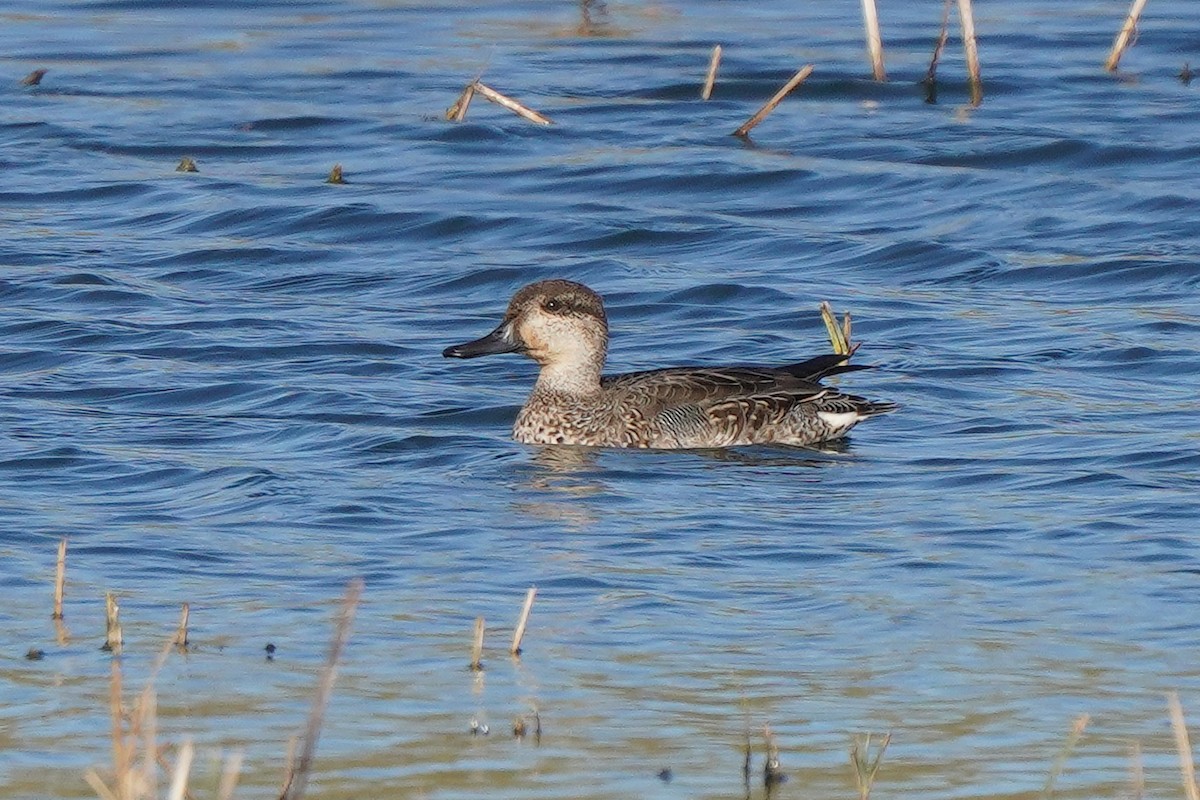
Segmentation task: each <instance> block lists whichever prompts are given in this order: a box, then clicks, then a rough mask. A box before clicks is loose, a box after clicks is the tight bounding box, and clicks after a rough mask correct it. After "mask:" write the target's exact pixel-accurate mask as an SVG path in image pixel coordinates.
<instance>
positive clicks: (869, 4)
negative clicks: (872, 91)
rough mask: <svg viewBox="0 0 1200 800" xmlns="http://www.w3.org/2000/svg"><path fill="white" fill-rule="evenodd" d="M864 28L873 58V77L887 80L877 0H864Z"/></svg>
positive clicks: (868, 54)
mask: <svg viewBox="0 0 1200 800" xmlns="http://www.w3.org/2000/svg"><path fill="white" fill-rule="evenodd" d="M862 12H863V28H864V29H865V31H866V35H867V56H868V57H869V58H870V60H871V77H873V78H874V79H875V80H877V81H886V80H887V72H886V71H885V70H884V68H883V34H881V33H880V32H879V12H878V10H876V8H875V0H862Z"/></svg>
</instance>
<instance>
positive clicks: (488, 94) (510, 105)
mask: <svg viewBox="0 0 1200 800" xmlns="http://www.w3.org/2000/svg"><path fill="white" fill-rule="evenodd" d="M474 86H475V91H476V92H478V93H479V94H481V95H483V98H484V99H485V100H490V101H492V102H493V103H495V104H496V105H499V106H504V107H505V108H507V109H508V110H509V111H511V112H513V113H514V114H516V115H517V116H519V117H524V118H525V119H527V120H529V121H530V122H533V123H536V124H538V125H553V124H554V123H553V122H552V121H551V120H550V118H549V117H547V116H544V115H542V114H539V113H538V112H536V111H534V110H533V109H532V108H530V107H529V106H526V105H522V104H521V103H518V102H517V101H516V100H513V99H512V98H511V97H508V96H507V95H503V94H500V93H499V92H497V91H496V90H495V89H493V88H491V87H490V86H485V85H484V84H482V83H480V82H479V81H475V83H474Z"/></svg>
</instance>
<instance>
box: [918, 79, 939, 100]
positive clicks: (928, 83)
mask: <svg viewBox="0 0 1200 800" xmlns="http://www.w3.org/2000/svg"><path fill="white" fill-rule="evenodd" d="M921 86H923V87H924V88H925V102H926V103H928V104H930V105H936V104H937V78H931V77H929V76H928V75H927V76H925V77H924V78H922V79H921Z"/></svg>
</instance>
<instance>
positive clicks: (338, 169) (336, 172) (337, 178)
mask: <svg viewBox="0 0 1200 800" xmlns="http://www.w3.org/2000/svg"><path fill="white" fill-rule="evenodd" d="M325 182H326V183H345V182H346V179H345V178H343V177H342V165H341V164H334V165H333V169H331V170H329V177H328V178H326V179H325Z"/></svg>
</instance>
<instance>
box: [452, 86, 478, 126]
mask: <svg viewBox="0 0 1200 800" xmlns="http://www.w3.org/2000/svg"><path fill="white" fill-rule="evenodd" d="M473 97H475V81H471V82H470V83H468V84H467V88H465V89H463V90H462V94H460V95H459V96H458V99H457V100H455V101H454V105H452V106H450V107H449V108H447V109H446V119H448V120H450V121H451V122H462V121H463V120H464V119H466V118H467V106H469V105H471V99H472V98H473Z"/></svg>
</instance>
